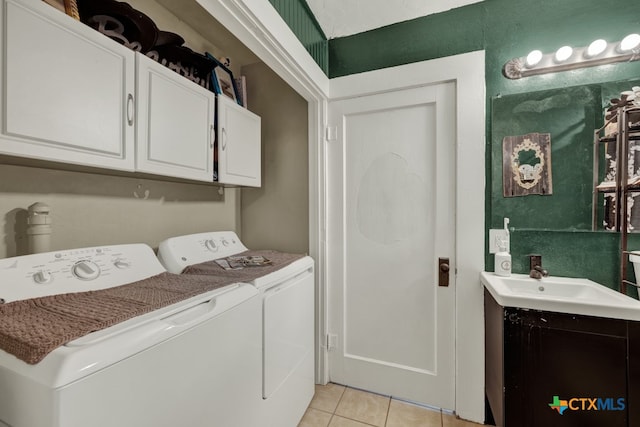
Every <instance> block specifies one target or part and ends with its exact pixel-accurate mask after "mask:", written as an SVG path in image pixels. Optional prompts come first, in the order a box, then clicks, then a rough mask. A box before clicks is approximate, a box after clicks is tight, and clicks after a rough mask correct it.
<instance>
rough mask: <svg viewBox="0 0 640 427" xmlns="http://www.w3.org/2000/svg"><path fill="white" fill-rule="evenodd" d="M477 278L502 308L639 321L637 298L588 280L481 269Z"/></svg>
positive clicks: (639, 302) (639, 308)
mask: <svg viewBox="0 0 640 427" xmlns="http://www.w3.org/2000/svg"><path fill="white" fill-rule="evenodd" d="M480 280H481V281H482V284H483V285H484V286H485V288H486V289H487V290H488V291H489V292H490V293H491V295H492V296H493V298H494V299H495V300H496V302H497V303H498V304H500V305H501V306H503V307H521V308H530V309H534V310H546V311H556V312H560V313H572V314H583V315H586V316H598V317H610V318H615V319H628V320H640V301H638V300H636V299H633V298H631V297H628V296H626V295H623V294H621V293H620V292H616V291H614V290H613V289H609V288H607V287H605V286H603V285H600V284H598V283H596V282H592V281H591V280H588V279H574V278H568V277H545V278H543V279H541V280H537V279H532V278H530V277H529V276H527V275H525V274H512V275H511V276H510V277H502V276H497V275H496V274H494V273H488V272H486V271H483V272H482V273H480Z"/></svg>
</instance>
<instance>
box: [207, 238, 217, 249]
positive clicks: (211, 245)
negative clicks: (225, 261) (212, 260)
mask: <svg viewBox="0 0 640 427" xmlns="http://www.w3.org/2000/svg"><path fill="white" fill-rule="evenodd" d="M204 247H205V248H207V249H209V250H210V251H211V252H217V251H218V245H216V241H215V240H213V239H207V240H205V241H204Z"/></svg>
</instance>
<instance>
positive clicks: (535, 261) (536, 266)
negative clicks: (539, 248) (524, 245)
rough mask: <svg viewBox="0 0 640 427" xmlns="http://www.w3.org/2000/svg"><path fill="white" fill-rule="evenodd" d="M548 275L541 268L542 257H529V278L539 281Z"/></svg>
mask: <svg viewBox="0 0 640 427" xmlns="http://www.w3.org/2000/svg"><path fill="white" fill-rule="evenodd" d="M548 275H549V272H548V271H547V270H545V269H544V268H542V255H529V277H531V278H533V279H538V280H540V279H542V278H543V277H547V276H548Z"/></svg>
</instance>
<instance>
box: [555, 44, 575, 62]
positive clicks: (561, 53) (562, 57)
mask: <svg viewBox="0 0 640 427" xmlns="http://www.w3.org/2000/svg"><path fill="white" fill-rule="evenodd" d="M571 54H573V49H572V48H571V46H562V47H561V48H560V49H558V51H557V52H556V62H564V61H566V60H567V59H569V57H571Z"/></svg>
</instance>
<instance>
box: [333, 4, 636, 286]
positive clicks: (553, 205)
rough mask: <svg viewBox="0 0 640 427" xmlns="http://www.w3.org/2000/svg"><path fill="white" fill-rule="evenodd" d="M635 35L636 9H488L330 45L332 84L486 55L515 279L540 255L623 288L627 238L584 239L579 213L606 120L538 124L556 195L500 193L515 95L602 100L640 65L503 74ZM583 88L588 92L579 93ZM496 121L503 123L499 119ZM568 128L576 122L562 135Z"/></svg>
mask: <svg viewBox="0 0 640 427" xmlns="http://www.w3.org/2000/svg"><path fill="white" fill-rule="evenodd" d="M632 32H640V13H639V12H638V4H637V2H635V1H629V0H614V1H602V0H563V1H557V0H537V1H536V0H485V1H483V2H481V3H476V4H472V5H469V6H465V7H462V8H458V9H454V10H451V11H448V12H444V13H440V14H436V15H431V16H427V17H423V18H418V19H414V20H411V21H407V22H403V23H399V24H394V25H390V26H387V27H383V28H380V29H376V30H372V31H368V32H365V33H360V34H356V35H353V36H348V37H343V38H338V39H332V40H329V76H330V77H338V76H343V75H348V74H354V73H359V72H364V71H369V70H374V69H378V68H384V67H389V66H394V65H401V64H406V63H410V62H415V61H421V60H427V59H433V58H438V57H443V56H448V55H454V54H459V53H465V52H471V51H474V50H479V49H484V50H485V52H486V91H487V135H486V140H487V158H486V165H487V194H486V200H487V206H486V218H487V228H499V227H501V224H502V218H503V217H505V216H506V217H511V218H513V219H515V220H512V222H511V226H513V227H514V231H513V232H512V257H513V264H514V271H516V272H526V271H527V270H528V261H527V254H530V253H540V254H542V255H543V263H544V265H545V267H547V268H548V270H549V271H550V272H551V274H554V275H559V276H563V275H564V276H577V277H588V278H591V279H593V280H596V281H598V282H600V283H602V284H605V285H607V286H610V287H613V288H616V287H617V284H618V282H619V277H618V265H619V250H618V247H619V237H618V235H617V234H613V233H605V232H585V231H581V230H580V229H581V228H584V227H585V225H586V224H585V223H587V222H588V221H589V219H590V217H589V216H585V215H584V213H583V210H582V209H583V208H584V206H581V207H578V206H577V203H580V204H581V205H584V204H585V203H588V201H589V197H590V183H589V184H588V188H581V189H579V190H577V191H574V189H572V188H571V185H569V183H572V182H573V183H575V182H582V181H583V180H584V179H585V177H589V176H590V174H591V167H592V163H591V162H592V159H591V156H592V154H591V144H592V127H593V126H594V123H596V124H597V123H598V121H599V120H600V116H599V114H600V113H599V111H582V114H583V116H584V117H585V118H588V120H587V119H585V121H584V123H583V125H582V126H581V125H580V124H579V123H575V117H574V118H573V121H574V123H572V122H571V120H572V119H571V117H569V118H567V117H564V118H563V117H560V116H558V115H555V114H553V112H551V113H549V114H546V116H544V117H538V118H537V119H536V120H534V125H532V126H533V127H534V128H535V130H532V131H539V132H547V131H548V132H551V133H552V159H553V177H554V182H553V184H554V194H553V195H550V196H525V197H521V198H518V200H515V201H513V200H505V199H504V198H503V197H502V191H501V190H502V164H501V162H500V159H501V158H502V152H501V142H502V137H503V136H504V135H502V134H503V133H504V132H511V131H514V132H515V131H518V130H523V129H524V128H522V127H521V128H518V127H517V126H514V127H513V129H511V128H509V122H510V120H511V119H512V117H510V110H509V105H505V104H508V96H511V95H515V94H526V93H530V92H536V94H532V95H531V96H532V97H534V96H538V97H540V96H542V98H539V99H544V96H545V93H544V92H540V91H549V90H564V89H565V88H566V91H567V93H569V94H572V95H573V94H575V92H576V91H578V92H580V93H586V94H587V95H588V94H589V93H591V94H592V95H593V96H597V93H594V92H593V91H596V92H597V90H598V89H597V86H589V85H592V84H597V83H601V82H610V81H617V80H626V79H638V78H640V61H639V62H634V63H622V64H616V65H608V66H601V67H594V68H587V69H582V70H575V71H569V72H563V73H557V74H549V75H544V76H533V77H528V78H524V79H520V80H508V79H506V78H504V77H503V76H502V73H501V70H502V66H503V64H504V63H505V62H506V61H508V60H509V59H511V58H514V57H519V56H524V55H526V54H527V53H528V52H529V51H531V50H533V49H540V50H542V51H543V52H545V53H550V52H553V51H555V50H556V49H557V48H558V47H560V46H562V45H564V44H568V45H572V46H586V45H588V44H589V43H590V42H591V41H593V40H595V39H596V38H604V39H606V40H609V41H615V40H620V39H622V38H623V37H624V36H625V35H627V34H629V33H632ZM574 86H585V87H584V88H582V89H581V88H571V87H574ZM554 93H555V92H554ZM523 96H524V95H523ZM501 100H502V101H501ZM494 101H495V102H494ZM494 107H496V111H494ZM511 107H513V106H511ZM511 111H512V110H511ZM494 112H495V113H496V114H495V115H493V114H492V113H494ZM578 112H580V111H578ZM513 119H514V120H515V119H516V118H515V117H513ZM564 121H568V122H570V123H569V125H567V126H566V127H565V128H564V129H563V123H562V122H564ZM571 125H573V128H571ZM494 127H495V129H494ZM507 129H510V130H507ZM514 129H515V130H514ZM563 130H564V131H566V132H568V135H569V136H568V137H567V136H566V135H565V138H566V140H567V141H570V143H571V144H572V145H571V147H569V148H567V144H566V143H563V140H562V138H561V137H560V136H559V135H560V133H562V132H563ZM554 135H555V137H554ZM556 141H557V143H555V144H554V142H556ZM581 185H582V184H581ZM583 187H584V185H583ZM577 210H580V212H577ZM470 214H471V213H470ZM573 224H578V225H573ZM629 248H631V249H635V248H638V249H640V236H638V235H634V236H631V238H630V241H629ZM486 267H487V269H492V268H493V256H492V255H491V256H490V255H487V256H486Z"/></svg>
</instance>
